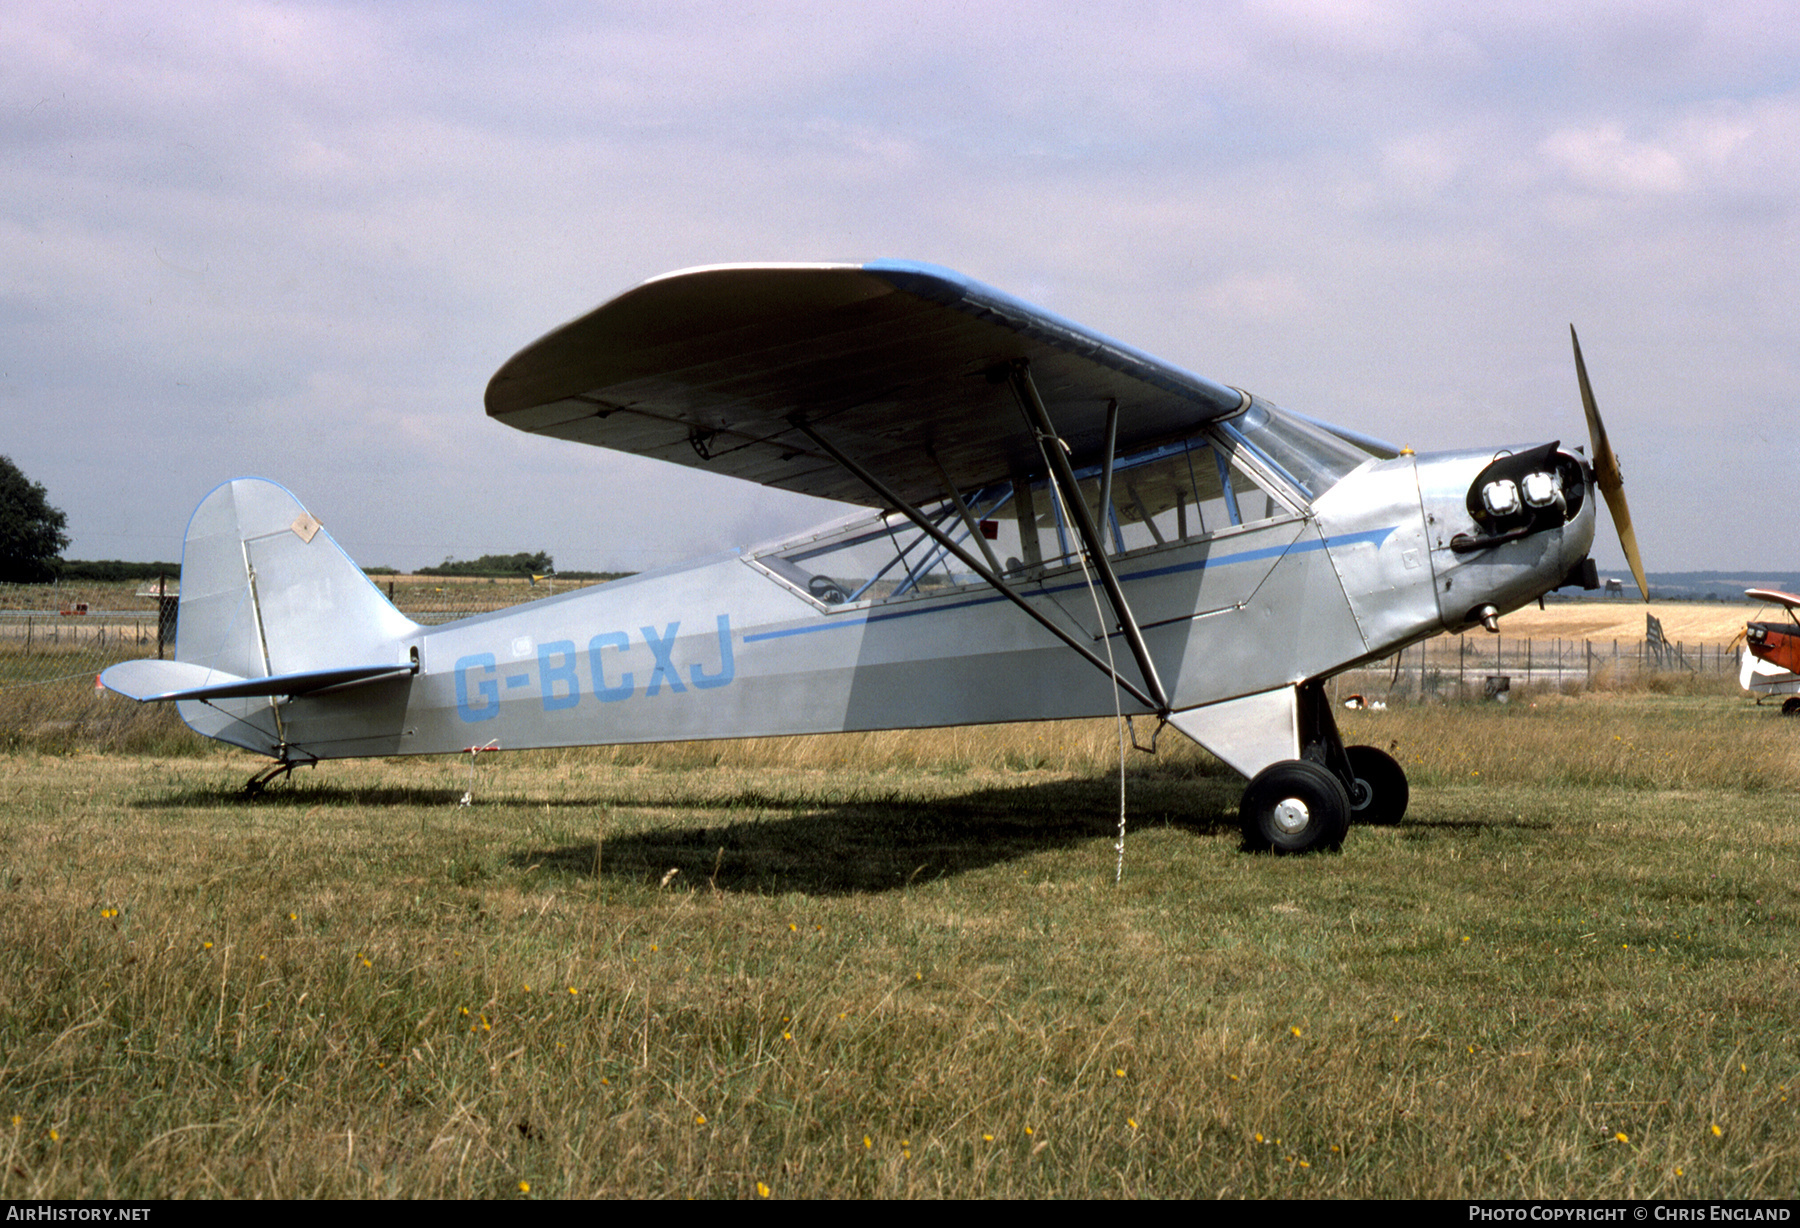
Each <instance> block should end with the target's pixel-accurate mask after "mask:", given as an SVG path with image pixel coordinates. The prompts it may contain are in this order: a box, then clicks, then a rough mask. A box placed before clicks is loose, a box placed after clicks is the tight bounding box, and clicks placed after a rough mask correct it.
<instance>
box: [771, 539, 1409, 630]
mask: <svg viewBox="0 0 1800 1228" xmlns="http://www.w3.org/2000/svg"><path fill="white" fill-rule="evenodd" d="M1399 527H1400V526H1399V525H1389V526H1388V527H1387V528H1385V529H1365V530H1364V531H1363V532H1361V533H1345V534H1343V535H1342V536H1340V537H1330V538H1325V539H1323V540H1321V539H1319V538H1312V539H1310V540H1307V541H1296V542H1290V543H1288V544H1287V545H1285V546H1264V547H1262V548H1260V549H1256V550H1241V551H1239V552H1238V553H1236V554H1226V555H1221V556H1218V557H1212V558H1204V559H1196V560H1194V561H1193V562H1191V563H1173V564H1170V565H1169V566H1167V567H1148V568H1145V569H1144V570H1143V571H1131V572H1120V573H1119V582H1120V583H1121V584H1124V583H1129V582H1130V581H1132V580H1152V579H1156V578H1157V577H1159V576H1173V575H1178V574H1180V573H1182V572H1188V571H1205V570H1206V569H1207V568H1209V567H1229V566H1231V565H1232V564H1233V563H1254V562H1256V561H1257V560H1259V559H1278V558H1280V557H1281V556H1282V555H1284V554H1306V553H1308V552H1309V551H1313V550H1336V549H1339V548H1341V547H1345V546H1358V545H1363V544H1365V543H1366V544H1368V545H1371V546H1375V547H1377V548H1379V547H1380V546H1381V543H1382V542H1384V541H1386V540H1387V539H1388V537H1389V536H1390V535H1391V534H1392V533H1393V532H1394V530H1395V529H1398V528H1399ZM1086 587H1087V586H1086V585H1085V584H1061V585H1058V586H1056V587H1055V588H1041V589H1038V590H1037V591H1036V592H1035V593H1027V594H1023V595H1025V596H1045V597H1048V596H1054V595H1056V594H1057V593H1067V592H1072V591H1076V590H1080V589H1084V588H1086ZM1005 600H1006V598H1005V597H1001V596H999V595H997V594H995V595H989V596H985V597H970V598H967V599H965V600H962V601H953V602H950V603H948V604H946V605H934V606H930V607H928V608H925V609H914V610H890V611H882V612H879V613H876V612H865V613H863V614H860V615H856V616H854V617H839V618H832V619H831V621H830V622H827V623H809V624H807V625H806V626H802V627H789V628H787V629H786V630H784V631H759V632H757V633H756V634H754V635H746V636H745V637H744V643H746V644H754V643H756V642H757V641H759V640H780V639H786V638H788V637H789V636H793V635H812V634H814V633H816V632H820V631H844V630H847V629H849V628H851V627H862V626H866V625H868V624H869V623H879V622H889V621H892V620H893V619H897V618H916V617H918V616H919V615H921V614H945V613H948V612H949V611H951V610H966V609H970V608H972V607H974V606H982V605H992V604H993V603H994V602H996V601H1005Z"/></svg>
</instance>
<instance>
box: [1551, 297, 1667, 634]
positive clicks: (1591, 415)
mask: <svg viewBox="0 0 1800 1228" xmlns="http://www.w3.org/2000/svg"><path fill="white" fill-rule="evenodd" d="M1569 340H1570V341H1571V342H1573V343H1574V345H1575V378H1576V379H1578V380H1580V381H1581V408H1582V409H1583V410H1584V411H1586V413H1587V425H1588V446H1589V447H1590V448H1591V449H1592V450H1593V462H1594V483H1595V485H1597V486H1599V487H1600V493H1601V494H1602V495H1603V496H1605V498H1606V510H1607V511H1608V512H1611V513H1612V521H1613V527H1614V528H1615V529H1617V530H1618V531H1619V545H1620V546H1622V547H1624V549H1625V561H1626V562H1627V563H1629V564H1630V565H1631V578H1632V579H1634V580H1636V581H1637V586H1638V592H1640V593H1642V594H1643V597H1644V600H1645V601H1649V600H1650V585H1649V582H1648V581H1646V580H1645V579H1644V560H1643V559H1642V558H1640V557H1639V556H1638V546H1637V534H1636V533H1635V532H1633V531H1632V528H1631V508H1630V507H1629V506H1628V505H1627V504H1626V502H1625V479H1624V477H1623V476H1621V475H1620V473H1619V458H1618V457H1616V456H1614V455H1613V450H1612V445H1611V444H1610V443H1608V442H1607V440H1606V425H1605V423H1603V422H1601V421H1600V409H1599V407H1598V406H1596V405H1595V404H1594V389H1593V386H1592V385H1591V384H1589V383H1588V373H1587V364H1586V363H1584V362H1582V361H1581V338H1579V337H1577V336H1576V335H1575V326H1574V325H1573V324H1571V325H1569Z"/></svg>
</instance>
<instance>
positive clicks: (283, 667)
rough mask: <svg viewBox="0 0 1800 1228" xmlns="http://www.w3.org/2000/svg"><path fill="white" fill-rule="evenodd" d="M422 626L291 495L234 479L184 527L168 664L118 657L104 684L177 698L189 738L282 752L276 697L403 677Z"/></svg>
mask: <svg viewBox="0 0 1800 1228" xmlns="http://www.w3.org/2000/svg"><path fill="white" fill-rule="evenodd" d="M418 629H419V628H418V625H417V624H416V623H414V622H413V621H412V620H411V619H409V618H407V617H406V616H405V615H403V614H401V613H400V611H398V610H396V609H395V608H394V607H393V605H392V604H391V603H390V602H389V601H388V600H387V598H385V597H383V596H382V595H381V592H380V591H379V590H378V589H377V588H376V587H375V586H374V584H372V583H370V581H369V578H368V577H367V576H365V575H364V574H363V573H362V571H361V570H360V569H358V567H357V566H356V564H355V563H353V562H351V561H350V557H349V556H348V555H346V554H345V553H344V552H343V550H342V549H340V548H339V547H338V544H337V543H336V542H335V541H333V540H332V539H331V535H330V534H329V533H327V532H325V530H324V528H323V526H321V525H320V524H319V522H318V521H317V520H315V519H314V518H313V517H312V516H311V515H310V514H309V513H308V512H307V510H306V509H305V508H304V507H301V506H300V502H299V500H297V499H295V498H294V496H293V495H291V494H289V493H288V492H287V491H286V490H283V489H282V488H281V487H280V486H277V485H276V484H275V483H273V482H266V481H264V480H262V479H261V478H238V479H237V480H236V481H232V482H227V483H225V484H224V485H223V486H220V487H217V488H216V489H215V490H213V492H212V493H211V494H209V495H207V496H206V498H205V499H203V500H201V502H200V506H199V507H198V508H196V509H195V510H194V517H193V519H192V520H190V521H189V522H188V532H187V542H186V544H185V545H184V546H183V550H182V559H181V602H180V613H179V615H178V618H177V622H176V627H175V660H173V661H126V662H122V663H121V664H119V665H115V666H113V667H112V668H111V669H108V670H106V671H105V672H104V673H102V674H101V676H100V679H101V681H102V682H103V683H104V684H105V685H106V686H108V687H109V688H111V689H113V690H116V691H118V692H120V693H121V694H124V695H129V696H130V697H131V698H133V699H137V700H157V699H172V700H178V701H184V702H182V703H181V704H180V709H181V716H182V719H183V720H185V721H186V722H187V723H188V724H189V726H191V727H192V728H193V729H194V730H195V732H197V733H203V734H205V735H206V736H208V737H213V738H219V739H222V740H223V741H227V742H232V743H235V744H237V745H239V746H243V747H247V748H248V749H251V750H255V751H260V752H261V753H263V754H266V755H276V756H278V757H279V756H283V755H285V753H286V752H285V747H286V745H287V738H286V736H285V734H284V732H283V728H282V722H281V720H280V718H279V714H278V710H277V706H278V700H277V697H278V696H284V695H285V696H299V695H306V694H311V693H314V692H318V691H322V690H326V689H341V688H343V687H346V686H355V685H358V684H360V683H363V682H372V681H377V680H380V679H382V678H388V677H393V676H395V675H397V674H403V673H411V672H413V670H414V669H416V665H415V664H414V663H413V660H412V659H411V656H410V652H409V648H410V644H411V642H412V640H413V637H414V635H415V634H416V633H417V632H418Z"/></svg>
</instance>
